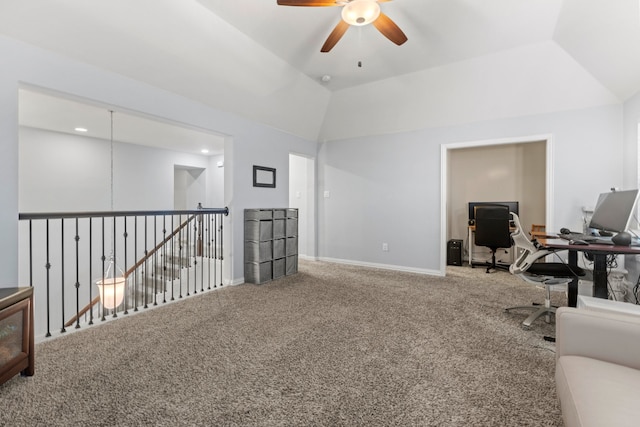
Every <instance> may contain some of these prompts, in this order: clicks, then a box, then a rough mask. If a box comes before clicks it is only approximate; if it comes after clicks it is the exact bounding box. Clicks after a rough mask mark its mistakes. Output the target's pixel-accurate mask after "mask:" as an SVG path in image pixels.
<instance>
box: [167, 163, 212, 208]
mask: <svg viewBox="0 0 640 427" xmlns="http://www.w3.org/2000/svg"><path fill="white" fill-rule="evenodd" d="M205 177H206V173H205V169H204V168H194V167H189V166H179V165H176V166H174V167H173V208H174V209H176V210H186V209H195V208H196V207H197V206H198V204H199V203H205V200H206V190H207V185H206V179H205Z"/></svg>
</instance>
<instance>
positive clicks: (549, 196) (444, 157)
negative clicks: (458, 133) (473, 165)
mask: <svg viewBox="0 0 640 427" xmlns="http://www.w3.org/2000/svg"><path fill="white" fill-rule="evenodd" d="M540 141H545V142H546V150H545V179H546V183H545V204H546V207H545V224H546V226H547V229H549V230H554V229H555V228H554V224H553V215H552V213H553V211H554V209H553V200H554V197H553V188H554V174H553V135H551V134H543V135H531V136H522V137H514V138H498V139H486V140H478V141H462V142H452V143H445V144H442V145H441V146H440V272H441V275H442V276H445V275H446V270H447V241H446V239H447V212H448V211H449V198H448V190H449V182H448V179H447V177H448V176H449V151H450V150H455V149H459V148H476V147H487V146H492V145H507V144H526V143H531V142H540Z"/></svg>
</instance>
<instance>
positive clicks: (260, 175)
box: [253, 165, 276, 188]
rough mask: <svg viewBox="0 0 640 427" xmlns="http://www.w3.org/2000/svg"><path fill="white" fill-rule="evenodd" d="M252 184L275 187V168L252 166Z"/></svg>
mask: <svg viewBox="0 0 640 427" xmlns="http://www.w3.org/2000/svg"><path fill="white" fill-rule="evenodd" d="M253 186H254V187H267V188H276V170H275V169H274V168H268V167H265V166H256V165H254V166H253Z"/></svg>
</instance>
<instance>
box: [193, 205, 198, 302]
mask: <svg viewBox="0 0 640 427" xmlns="http://www.w3.org/2000/svg"><path fill="white" fill-rule="evenodd" d="M197 293H198V216H197V215H194V216H193V294H194V295H196V294H197Z"/></svg>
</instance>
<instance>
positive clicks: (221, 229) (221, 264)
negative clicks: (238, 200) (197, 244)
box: [220, 215, 224, 287]
mask: <svg viewBox="0 0 640 427" xmlns="http://www.w3.org/2000/svg"><path fill="white" fill-rule="evenodd" d="M222 223H223V218H222V215H220V287H222V266H223V265H224V262H223V261H224V255H223V253H224V250H223V249H224V245H223V243H222V236H223V231H224V230H223V225H222Z"/></svg>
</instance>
